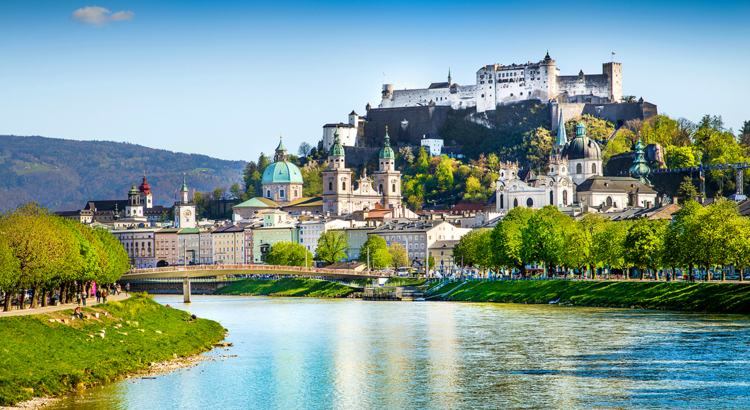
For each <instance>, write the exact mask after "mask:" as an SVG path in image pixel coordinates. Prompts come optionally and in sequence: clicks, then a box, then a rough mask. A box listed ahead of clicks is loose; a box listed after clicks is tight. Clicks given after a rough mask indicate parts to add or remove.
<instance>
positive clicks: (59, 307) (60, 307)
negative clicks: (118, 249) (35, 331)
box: [0, 292, 130, 318]
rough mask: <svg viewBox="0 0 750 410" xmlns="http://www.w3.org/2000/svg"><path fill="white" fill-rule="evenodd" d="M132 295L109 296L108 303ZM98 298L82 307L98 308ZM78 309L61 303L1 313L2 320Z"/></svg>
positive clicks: (76, 305) (91, 299)
mask: <svg viewBox="0 0 750 410" xmlns="http://www.w3.org/2000/svg"><path fill="white" fill-rule="evenodd" d="M129 297H130V295H129V294H127V293H125V292H122V293H120V294H119V295H110V296H107V302H109V301H113V300H114V301H120V300H125V299H127V298H129ZM96 305H97V303H96V298H88V300H86V306H83V305H81V307H93V306H96ZM77 307H78V303H65V304H63V303H61V304H59V305H57V306H46V307H38V308H35V309H31V308H28V307H27V308H26V309H15V310H11V311H10V312H0V318H3V317H10V316H25V315H41V314H44V313H50V312H56V311H58V310H65V309H75V308H77Z"/></svg>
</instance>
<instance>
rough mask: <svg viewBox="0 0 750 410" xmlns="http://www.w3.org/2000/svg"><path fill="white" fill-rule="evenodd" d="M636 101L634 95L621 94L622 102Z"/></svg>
mask: <svg viewBox="0 0 750 410" xmlns="http://www.w3.org/2000/svg"><path fill="white" fill-rule="evenodd" d="M635 101H636V98H635V96H634V95H623V96H622V102H624V103H634V102H635Z"/></svg>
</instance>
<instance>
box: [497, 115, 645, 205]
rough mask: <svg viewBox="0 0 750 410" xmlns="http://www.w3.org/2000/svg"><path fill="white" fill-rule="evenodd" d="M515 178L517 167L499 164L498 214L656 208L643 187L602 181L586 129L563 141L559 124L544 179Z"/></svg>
mask: <svg viewBox="0 0 750 410" xmlns="http://www.w3.org/2000/svg"><path fill="white" fill-rule="evenodd" d="M639 150H640V151H639ZM642 151H643V148H642V146H641V145H640V142H639V145H638V147H637V152H636V160H638V158H642V157H643V152H642ZM519 172H520V169H519V167H518V164H517V163H505V164H501V168H500V176H499V178H498V179H497V182H496V198H495V201H496V207H497V211H498V212H500V213H505V212H508V211H509V210H511V209H513V208H516V207H519V206H525V207H528V208H534V209H539V208H542V207H544V206H547V205H553V206H556V207H558V208H563V207H569V206H573V205H574V204H577V205H578V206H581V207H584V208H585V209H586V210H588V211H596V210H600V211H607V210H622V209H624V208H627V207H633V206H637V207H648V206H650V205H653V204H654V203H655V202H656V191H654V190H653V188H651V187H650V186H649V185H648V184H646V183H644V181H640V180H638V179H635V178H631V177H605V176H603V175H602V155H601V149H600V147H599V144H598V143H597V142H596V141H594V140H592V139H591V138H589V137H588V136H587V135H586V125H585V124H583V123H578V125H577V126H576V136H575V138H573V139H572V140H571V141H567V137H566V134H565V123H564V120H563V119H562V118H560V122H559V125H558V131H557V140H556V142H555V148H554V153H553V154H552V155H550V162H549V172H548V173H547V175H545V176H539V177H532V178H530V179H522V178H521V177H520V175H519Z"/></svg>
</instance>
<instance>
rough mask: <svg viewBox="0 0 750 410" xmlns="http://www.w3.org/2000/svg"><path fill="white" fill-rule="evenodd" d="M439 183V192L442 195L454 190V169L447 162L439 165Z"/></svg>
mask: <svg viewBox="0 0 750 410" xmlns="http://www.w3.org/2000/svg"><path fill="white" fill-rule="evenodd" d="M437 183H438V190H439V191H440V192H441V193H445V192H449V191H450V190H451V189H453V169H452V168H451V166H450V165H449V164H447V163H446V162H445V161H443V162H440V164H438V167H437Z"/></svg>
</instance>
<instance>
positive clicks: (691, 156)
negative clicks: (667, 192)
mask: <svg viewBox="0 0 750 410" xmlns="http://www.w3.org/2000/svg"><path fill="white" fill-rule="evenodd" d="M664 156H665V160H666V163H667V168H688V167H694V166H697V165H698V161H697V160H696V157H695V153H694V152H693V148H692V147H675V146H673V145H669V146H667V147H666V153H665V155H664Z"/></svg>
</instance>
